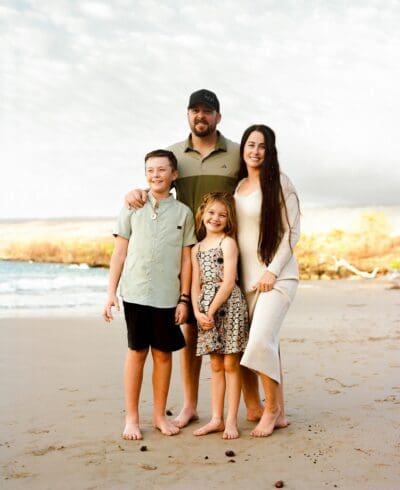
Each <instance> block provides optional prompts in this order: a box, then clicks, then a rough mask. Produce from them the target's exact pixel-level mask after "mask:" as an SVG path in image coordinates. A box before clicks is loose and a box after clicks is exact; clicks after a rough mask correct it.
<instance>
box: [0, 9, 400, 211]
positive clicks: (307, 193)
mask: <svg viewBox="0 0 400 490" xmlns="http://www.w3.org/2000/svg"><path fill="white" fill-rule="evenodd" d="M399 26H400V2H399V1H390V0H382V1H373V0H359V1H357V0H353V1H352V2H348V1H346V0H342V1H334V0H331V1H326V2H324V1H306V0H303V1H300V0H292V1H289V0H276V1H265V0H264V1H260V0H253V1H252V2H243V1H240V0H236V1H225V0H219V1H218V2H211V1H209V2H207V1H204V0H202V1H189V0H173V1H167V0H164V1H158V2H157V1H152V0H143V1H128V0H113V1H112V2H111V1H107V2H101V1H85V0H76V1H74V0H38V1H24V0H13V1H7V0H6V1H1V0H0V160H1V167H0V168H1V175H0V182H1V183H0V218H11V217H56V216H113V215H115V214H116V213H117V212H118V210H119V208H120V206H121V203H122V198H123V195H124V194H125V192H126V191H127V190H129V189H130V188H134V187H136V186H140V185H143V183H144V179H143V155H144V154H145V153H146V152H147V151H149V150H151V149H155V148H158V147H163V146H166V145H168V144H171V143H173V142H175V141H179V140H182V139H184V138H185V137H186V136H187V134H188V126H187V120H186V107H187V102H188V97H189V95H190V93H191V92H193V91H194V90H197V89H199V88H209V89H211V90H214V91H215V92H216V93H217V95H218V97H219V99H220V102H221V112H222V121H221V123H220V126H219V128H220V130H221V132H222V133H223V134H225V135H226V136H227V137H228V138H230V139H233V140H236V141H238V140H239V139H240V136H241V134H242V132H243V130H244V129H245V128H246V127H247V126H248V125H250V124H252V123H256V122H257V123H258V122H262V123H265V124H268V125H269V126H271V127H272V128H273V129H274V130H275V132H276V134H277V145H278V151H279V156H280V162H281V166H282V168H283V170H284V171H285V172H286V173H287V174H288V175H289V176H290V177H291V179H292V180H293V182H294V184H295V185H296V187H297V188H298V191H299V194H300V198H301V201H302V203H303V205H304V206H339V205H355V206H362V205H372V206H374V205H396V204H400V190H399V189H400V161H399V160H400V137H399V134H398V133H399V129H400V124H399V114H400V88H399V87H400V29H399Z"/></svg>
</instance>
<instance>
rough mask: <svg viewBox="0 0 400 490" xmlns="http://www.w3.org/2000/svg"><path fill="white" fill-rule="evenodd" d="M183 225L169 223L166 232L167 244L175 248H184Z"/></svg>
mask: <svg viewBox="0 0 400 490" xmlns="http://www.w3.org/2000/svg"><path fill="white" fill-rule="evenodd" d="M183 231H184V225H183V223H179V222H175V223H168V224H167V226H166V230H165V238H166V240H165V241H166V243H167V244H168V245H172V246H174V247H182V246H183Z"/></svg>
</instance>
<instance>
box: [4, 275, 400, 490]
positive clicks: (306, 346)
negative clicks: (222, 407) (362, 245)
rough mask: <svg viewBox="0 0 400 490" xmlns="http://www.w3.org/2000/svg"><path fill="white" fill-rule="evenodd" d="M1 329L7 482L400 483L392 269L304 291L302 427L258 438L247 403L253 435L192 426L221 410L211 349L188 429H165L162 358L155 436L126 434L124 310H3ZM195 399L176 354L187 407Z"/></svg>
mask: <svg viewBox="0 0 400 490" xmlns="http://www.w3.org/2000/svg"><path fill="white" fill-rule="evenodd" d="M0 333H1V343H0V352H1V356H0V359H1V360H0V373H1V379H0V381H1V401H0V403H1V415H0V417H1V427H2V429H1V440H0V458H1V468H2V477H1V478H2V479H1V488H4V489H19V488H29V489H33V490H35V489H40V490H43V489H52V490H54V489H64V488H65V489H69V490H70V489H71V488H72V489H120V488H121V489H125V488H127V489H128V488H129V489H133V488H134V489H149V488H156V489H158V488H160V489H165V488H171V489H188V488H190V489H197V488H210V489H214V488H218V489H221V488H222V489H225V488H230V489H233V488H235V489H236V488H238V489H244V488H246V489H253V488H254V489H268V488H275V487H274V483H275V482H276V481H277V480H283V482H284V485H285V487H284V488H288V489H325V488H342V489H376V488H379V489H396V488H399V487H400V470H399V468H400V457H399V455H400V444H399V432H400V431H399V429H400V416H399V414H400V375H399V373H400V369H399V368H400V356H399V350H400V347H399V345H400V343H399V340H400V291H399V290H395V289H389V284H388V283H386V282H385V281H383V280H375V281H372V282H367V281H330V282H311V281H310V282H307V283H304V284H303V285H302V287H301V288H300V289H299V292H298V295H297V298H296V300H295V303H294V304H293V307H292V309H291V310H290V312H289V314H288V317H287V321H286V323H285V325H284V327H283V330H282V344H281V346H282V355H283V363H284V372H285V392H286V400H287V413H288V416H289V417H290V420H291V425H290V427H289V428H287V429H284V430H280V431H276V432H275V433H274V434H273V435H272V436H271V437H269V438H266V439H256V438H252V437H251V436H250V435H249V432H250V430H251V428H252V427H253V426H254V424H253V423H250V422H247V421H246V420H245V419H244V406H243V404H242V405H241V410H240V427H241V431H242V432H241V438H240V439H238V440H235V441H223V440H222V439H221V434H212V435H209V436H206V437H202V438H195V437H194V436H192V434H191V433H192V430H194V429H195V428H196V427H198V426H199V425H200V423H203V422H204V421H206V420H207V418H208V416H209V414H210V395H209V380H210V371H209V363H208V360H206V362H205V363H204V367H203V370H202V375H201V395H200V403H199V412H200V421H199V422H197V423H194V424H192V425H191V426H190V427H188V428H186V429H184V430H182V431H181V433H180V434H179V435H178V436H175V437H166V436H163V435H161V434H160V433H159V432H158V431H156V430H154V429H153V428H152V427H151V409H152V396H151V381H150V376H151V364H150V362H148V364H147V369H146V373H145V380H144V389H143V396H142V427H143V431H144V441H142V442H139V441H124V440H122V439H121V437H120V433H121V430H122V426H123V416H124V413H123V396H122V365H123V358H124V352H125V331H124V324H123V321H122V318H121V317H119V318H118V319H117V320H116V321H115V323H114V324H113V325H111V326H109V325H106V324H104V323H103V322H102V320H101V319H100V318H81V319H79V318H78V319H77V318H73V319H68V318H59V319H58V318H43V319H37V318H35V319H18V320H16V319H10V320H7V319H2V320H0ZM149 361H150V360H149ZM181 400H182V392H181V385H180V379H179V361H178V357H176V358H175V364H174V372H173V380H172V386H171V390H170V397H169V403H168V408H169V409H170V410H171V411H172V412H173V413H174V414H176V413H177V412H178V409H179V407H180V404H181ZM142 445H146V446H147V449H148V450H147V451H146V452H141V451H140V447H141V446H142ZM226 450H233V451H234V452H235V456H234V457H232V458H229V457H227V456H226V455H225V451H226ZM230 460H233V461H232V462H231V461H230Z"/></svg>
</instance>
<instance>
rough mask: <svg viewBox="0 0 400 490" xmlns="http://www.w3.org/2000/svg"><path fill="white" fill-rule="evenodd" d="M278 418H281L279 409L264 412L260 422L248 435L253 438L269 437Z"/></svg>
mask: <svg viewBox="0 0 400 490" xmlns="http://www.w3.org/2000/svg"><path fill="white" fill-rule="evenodd" d="M279 417H281V411H280V409H279V408H278V409H276V410H274V411H273V412H270V411H268V412H267V411H265V412H264V413H263V415H262V417H261V419H260V422H259V423H258V424H257V425H256V427H255V428H254V429H253V430H252V431H251V432H250V434H251V435H252V436H254V437H268V436H270V435H271V434H272V433H273V432H274V429H275V425H276V423H277V421H278V419H279Z"/></svg>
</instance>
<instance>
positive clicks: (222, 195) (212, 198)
mask: <svg viewBox="0 0 400 490" xmlns="http://www.w3.org/2000/svg"><path fill="white" fill-rule="evenodd" d="M214 202H220V203H221V204H223V205H224V206H225V208H226V214H227V220H226V226H225V229H224V232H225V234H226V235H227V236H230V237H231V238H233V239H234V240H235V241H237V219H236V209H235V200H234V199H233V196H232V195H231V194H228V193H227V192H209V193H208V194H206V195H205V196H204V197H203V199H202V201H201V203H200V206H199V207H198V209H197V212H196V234H197V239H198V240H203V238H204V237H205V236H206V234H207V232H206V228H205V226H204V223H203V216H204V212H205V210H206V209H207V208H208V207H209V206H211V204H213V203H214Z"/></svg>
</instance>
